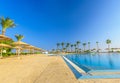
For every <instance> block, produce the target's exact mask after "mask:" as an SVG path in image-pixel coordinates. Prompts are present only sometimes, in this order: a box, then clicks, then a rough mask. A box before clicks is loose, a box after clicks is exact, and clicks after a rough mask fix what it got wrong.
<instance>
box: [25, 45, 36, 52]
mask: <svg viewBox="0 0 120 83" xmlns="http://www.w3.org/2000/svg"><path fill="white" fill-rule="evenodd" d="M24 48H26V49H29V50H30V51H31V50H33V51H34V49H35V47H34V46H32V45H29V46H25V47H24Z"/></svg>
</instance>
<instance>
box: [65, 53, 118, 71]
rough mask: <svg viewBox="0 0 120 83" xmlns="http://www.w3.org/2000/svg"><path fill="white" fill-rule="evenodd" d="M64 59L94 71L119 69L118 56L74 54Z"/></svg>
mask: <svg viewBox="0 0 120 83" xmlns="http://www.w3.org/2000/svg"><path fill="white" fill-rule="evenodd" d="M66 57H67V58H68V59H70V60H71V61H73V62H74V63H76V64H82V65H84V66H86V67H89V68H92V69H95V70H98V69H120V65H119V63H120V54H111V53H109V54H107V53H103V54H102V53H101V54H79V55H78V54H75V55H67V56H66Z"/></svg>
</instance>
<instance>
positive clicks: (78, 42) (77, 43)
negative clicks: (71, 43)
mask: <svg viewBox="0 0 120 83" xmlns="http://www.w3.org/2000/svg"><path fill="white" fill-rule="evenodd" d="M79 44H80V41H77V42H76V45H77V48H78V49H79ZM78 49H77V52H78Z"/></svg>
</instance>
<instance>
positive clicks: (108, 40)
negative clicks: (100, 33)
mask: <svg viewBox="0 0 120 83" xmlns="http://www.w3.org/2000/svg"><path fill="white" fill-rule="evenodd" d="M106 44H108V51H110V44H111V40H110V39H107V40H106Z"/></svg>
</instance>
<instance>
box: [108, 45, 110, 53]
mask: <svg viewBox="0 0 120 83" xmlns="http://www.w3.org/2000/svg"><path fill="white" fill-rule="evenodd" d="M108 51H109V52H110V44H108Z"/></svg>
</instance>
